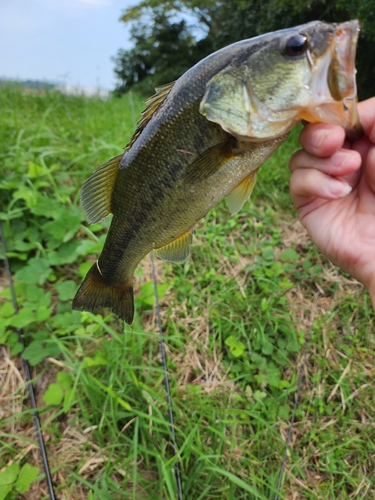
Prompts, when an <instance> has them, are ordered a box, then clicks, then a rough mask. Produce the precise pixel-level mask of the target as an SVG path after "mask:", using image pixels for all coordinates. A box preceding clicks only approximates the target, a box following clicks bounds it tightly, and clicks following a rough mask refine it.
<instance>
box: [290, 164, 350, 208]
mask: <svg viewBox="0 0 375 500" xmlns="http://www.w3.org/2000/svg"><path fill="white" fill-rule="evenodd" d="M289 184H290V192H291V195H292V199H293V201H294V203H295V205H296V206H297V208H298V206H301V204H303V203H304V202H303V200H305V203H306V201H307V200H311V199H313V198H323V199H325V200H336V199H338V198H343V197H344V196H346V195H347V194H349V193H350V192H351V190H352V186H351V185H350V184H348V183H347V182H346V181H345V180H344V179H339V178H337V177H331V176H330V175H327V174H325V173H324V172H321V171H320V170H316V169H315V168H299V169H297V170H295V171H294V172H293V174H292V175H291V177H290V181H289ZM297 199H298V203H297Z"/></svg>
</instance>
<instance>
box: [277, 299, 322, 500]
mask: <svg viewBox="0 0 375 500" xmlns="http://www.w3.org/2000/svg"><path fill="white" fill-rule="evenodd" d="M316 301H317V298H316V299H315V303H316ZM314 319H315V309H314V310H313V312H312V320H311V327H310V332H309V338H308V341H307V344H306V349H305V354H304V356H303V361H302V365H301V369H300V374H299V378H298V386H297V392H296V397H295V401H294V408H293V413H292V417H291V419H290V424H289V430H288V435H287V438H286V441H285V450H284V455H283V459H282V462H281V467H280V473H279V480H278V482H277V488H276V495H275V500H279V493H280V490H281V483H282V480H283V477H284V469H285V464H286V459H287V455H288V451H289V444H290V440H291V438H292V431H293V425H294V420H295V418H296V413H297V408H298V404H299V396H300V393H301V388H302V383H303V374H304V372H305V368H306V363H307V355H308V353H309V347H310V343H311V337H312V333H313V328H314Z"/></svg>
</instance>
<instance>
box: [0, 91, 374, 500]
mask: <svg viewBox="0 0 375 500" xmlns="http://www.w3.org/2000/svg"><path fill="white" fill-rule="evenodd" d="M0 106H1V109H2V115H1V118H0V141H1V148H0V158H1V164H2V172H3V175H2V176H1V179H0V219H1V220H2V222H3V227H4V231H5V236H6V240H7V245H8V251H9V256H10V261H11V268H12V273H13V276H14V278H15V283H16V292H17V299H18V303H19V305H20V314H19V315H18V316H16V317H15V316H14V315H13V308H12V305H11V300H10V292H9V288H8V285H7V282H6V277H5V273H3V272H2V273H1V274H0V290H1V292H0V344H3V347H0V349H2V351H1V352H2V355H1V357H0V390H1V392H0V397H1V401H0V407H1V420H0V443H1V446H0V471H1V470H2V469H3V468H4V467H6V469H4V470H5V471H10V472H12V470H13V469H9V467H10V466H11V464H12V462H14V463H17V464H18V465H19V467H18V469H17V471H16V472H15V473H14V478H12V481H10V480H9V481H10V482H9V484H10V485H11V486H10V487H11V490H9V491H10V493H8V496H7V497H6V498H7V499H11V498H27V499H28V500H33V499H34V498H35V499H40V498H48V497H47V490H46V487H45V484H44V482H43V474H42V472H43V471H42V467H41V463H40V461H39V458H38V453H37V451H36V439H35V434H34V430H33V421H32V415H31V413H30V411H29V409H28V399H27V392H26V389H25V385H24V383H22V377H23V373H22V369H21V364H20V361H19V356H23V357H24V358H26V359H28V360H29V362H30V363H31V365H32V366H33V376H34V381H35V386H36V389H37V395H38V406H39V408H40V414H41V418H42V422H43V433H44V436H45V438H46V441H47V448H48V453H49V458H50V464H51V467H52V470H53V480H54V484H55V487H56V491H57V493H58V495H60V496H61V498H69V499H71V500H74V499H91V500H93V499H97V500H104V499H126V498H129V499H145V498H150V499H161V498H165V499H174V498H176V492H175V480H174V476H173V465H174V460H175V459H174V458H173V455H172V453H171V451H172V450H171V443H170V433H169V424H168V420H167V408H166V402H165V393H164V387H163V373H162V370H161V365H160V362H159V351H158V349H159V347H158V336H157V333H156V332H157V328H156V323H155V315H154V311H153V305H154V300H153V291H152V281H151V273H150V263H149V260H148V259H145V260H144V261H143V262H142V263H141V265H140V266H139V268H138V270H137V273H136V285H135V289H136V316H135V321H134V325H133V327H132V328H130V327H128V326H126V327H124V325H123V324H122V322H120V321H119V320H118V319H117V318H116V317H115V316H113V315H111V314H108V313H106V314H104V315H103V316H101V315H93V314H90V313H80V312H77V311H72V310H71V299H72V297H73V296H74V293H75V291H76V289H77V286H78V284H79V283H80V281H81V280H82V278H83V276H84V275H85V273H86V272H87V270H88V267H89V266H90V264H91V262H92V261H93V260H94V259H95V258H96V256H97V255H98V253H99V252H100V249H101V246H102V244H103V241H104V239H105V234H106V229H107V228H108V225H109V221H105V222H103V223H102V224H96V225H94V226H87V225H86V223H85V222H84V220H83V215H82V212H81V209H80V207H79V204H78V198H79V189H80V187H81V185H82V183H83V182H84V180H85V179H86V178H87V177H88V176H89V175H90V173H91V172H92V171H93V170H94V168H96V167H97V166H99V165H100V164H101V163H103V162H104V161H106V160H108V159H109V158H110V157H111V156H115V155H117V154H119V152H121V149H122V148H123V146H124V145H125V144H126V142H127V140H128V139H129V138H130V136H131V133H132V131H133V130H134V121H135V118H134V115H136V116H139V114H140V110H141V109H142V108H143V105H142V102H141V100H140V99H139V98H138V97H137V96H135V95H134V96H132V98H130V96H124V97H123V98H122V99H114V100H108V101H102V100H99V99H95V98H94V99H88V98H84V97H67V96H64V95H62V94H59V93H46V94H26V93H23V92H22V91H20V90H19V89H17V88H14V87H13V88H2V89H0ZM133 106H134V108H133ZM132 109H134V113H133V112H132ZM297 147H298V145H297V132H294V133H293V134H292V136H291V138H290V140H288V142H287V143H285V144H284V145H283V146H282V148H280V150H279V151H277V152H276V153H275V154H274V155H273V157H272V158H271V159H270V160H269V161H268V162H267V164H266V165H265V166H264V167H262V169H261V172H260V174H259V179H258V183H257V186H256V187H255V190H254V194H253V196H252V199H251V202H250V203H249V204H246V206H245V207H244V209H243V210H241V212H240V213H239V214H238V215H237V216H236V217H230V215H229V213H228V210H227V208H226V206H225V204H224V203H221V204H220V205H219V206H218V207H217V209H215V210H213V211H212V212H210V214H208V216H207V217H206V219H205V220H204V221H201V223H200V224H199V226H198V227H197V233H196V237H195V239H194V244H193V247H192V255H191V257H190V258H189V259H188V261H187V262H185V263H184V264H182V265H172V264H169V263H163V262H161V261H159V260H157V262H156V264H157V273H158V280H159V283H160V284H159V293H160V296H161V308H162V321H163V327H164V331H165V334H166V341H167V350H168V366H169V370H170V378H171V381H170V383H171V391H172V398H173V405H174V412H175V423H176V433H177V444H178V448H179V462H180V467H181V474H182V481H183V489H184V498H185V499H188V500H199V499H249V498H251V499H257V498H259V499H271V498H274V495H275V490H276V485H277V480H278V473H279V470H280V465H281V460H282V455H283V452H284V443H285V438H286V435H287V432H288V424H289V420H290V417H291V414H292V410H293V405H294V398H295V393H296V388H297V383H298V374H299V370H300V366H301V363H302V360H303V355H304V352H305V349H306V348H307V349H308V358H307V364H306V370H305V380H304V384H303V387H302V392H301V397H300V402H299V405H298V409H297V416H296V423H295V426H294V431H293V436H292V441H291V447H290V453H289V455H288V460H287V466H286V473H285V476H284V482H283V486H282V490H281V494H280V498H282V499H290V498H293V499H309V500H310V499H311V500H312V499H350V498H356V499H361V498H363V499H365V498H366V499H367V498H375V480H374V477H375V467H374V463H375V428H374V417H373V415H374V414H375V396H374V391H373V379H374V375H375V369H374V363H373V359H374V354H375V335H374V333H375V331H374V314H373V311H372V309H371V304H370V301H369V298H368V295H367V293H366V292H365V291H364V290H363V288H362V286H361V285H360V284H358V283H357V282H355V281H354V280H352V279H351V278H350V277H349V276H348V275H345V274H343V273H341V272H340V271H339V270H337V269H336V268H334V267H333V266H332V265H331V264H330V263H329V262H328V261H327V260H326V259H325V258H324V257H323V256H322V255H321V254H319V252H318V251H317V249H316V248H315V246H314V245H313V244H312V243H311V242H310V240H309V238H308V236H307V235H306V233H305V231H304V229H303V228H302V226H301V225H300V224H299V223H298V222H297V218H296V214H295V211H294V209H293V207H292V204H291V201H290V197H289V192H288V177H289V174H288V168H287V161H288V157H289V156H290V154H291V153H292V152H293V151H294V150H295V149H297ZM313 320H314V324H313V327H311V325H312V321H313ZM15 327H22V328H23V329H24V332H25V338H26V344H27V347H26V349H25V350H24V351H23V349H22V346H21V345H20V344H19V342H18V338H17V335H16V333H15V331H14V329H15ZM310 330H311V331H312V339H311V343H310V344H309V345H306V337H307V335H308V332H309V331H310ZM26 463H27V464H29V465H30V466H33V467H35V466H36V467H38V468H39V476H38V477H37V478H36V479H37V481H36V482H33V483H32V484H31V486H30V488H29V490H28V492H27V493H25V494H23V493H22V492H20V490H19V489H17V488H19V487H18V486H17V484H18V483H19V479H17V474H18V472H19V471H20V470H21V468H22V467H24V466H25V464H26ZM33 471H35V469H33ZM0 474H1V472H0ZM8 475H9V474H8ZM34 476H35V474H34ZM34 476H33V477H32V478H31V476H30V482H31V481H32V480H33V479H34ZM1 477H2V476H0V498H2V497H1V491H2V490H1V487H2V486H1V484H2V483H1V480H2V479H1ZM17 482H18V483H17ZM25 484H26V486H24V488H26V487H29V483H27V481H26V483H25Z"/></svg>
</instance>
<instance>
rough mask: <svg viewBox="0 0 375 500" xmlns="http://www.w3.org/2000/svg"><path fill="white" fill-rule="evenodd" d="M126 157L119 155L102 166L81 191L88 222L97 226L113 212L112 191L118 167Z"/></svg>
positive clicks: (82, 203)
mask: <svg viewBox="0 0 375 500" xmlns="http://www.w3.org/2000/svg"><path fill="white" fill-rule="evenodd" d="M123 156H124V155H123V154H121V155H118V156H115V157H114V158H112V159H111V160H109V161H107V163H104V164H103V165H101V166H100V167H99V168H98V169H96V170H95V172H94V173H93V174H91V175H90V177H89V178H88V179H87V181H86V182H85V183H84V185H83V187H82V191H81V197H80V199H81V205H82V209H83V213H84V214H85V217H86V220H87V222H89V223H90V224H95V223H96V222H99V221H101V220H103V219H105V218H106V217H108V215H109V214H110V213H111V212H112V209H111V200H112V191H113V188H114V185H115V182H116V177H117V172H118V167H119V164H120V161H121V159H122V157H123Z"/></svg>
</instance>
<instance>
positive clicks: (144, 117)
mask: <svg viewBox="0 0 375 500" xmlns="http://www.w3.org/2000/svg"><path fill="white" fill-rule="evenodd" d="M174 83H175V82H172V83H167V84H165V85H162V86H161V87H156V89H155V94H154V95H153V96H151V97H149V98H148V99H147V100H146V101H145V104H146V108H145V109H144V110H143V111H142V114H141V118H140V119H139V120H138V122H137V125H138V126H137V128H136V130H135V132H134V134H133V135H132V137H131V139H130V141H129V142H128V143H127V145H126V146H125V151H127V150H128V149H130V148H131V147H132V146H133V144H134V143H135V141H136V140H137V139H138V137H139V136H140V135H141V133H142V130H143V129H144V128H145V126H146V125H147V124H148V122H149V121H150V120H151V118H152V117H153V115H154V113H155V112H156V111H157V110H158V109H159V108H160V106H161V105H162V104H163V102H164V101H165V99H166V97H167V95H168V94H169V92H170V91H171V90H172V87H173V85H174Z"/></svg>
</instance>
